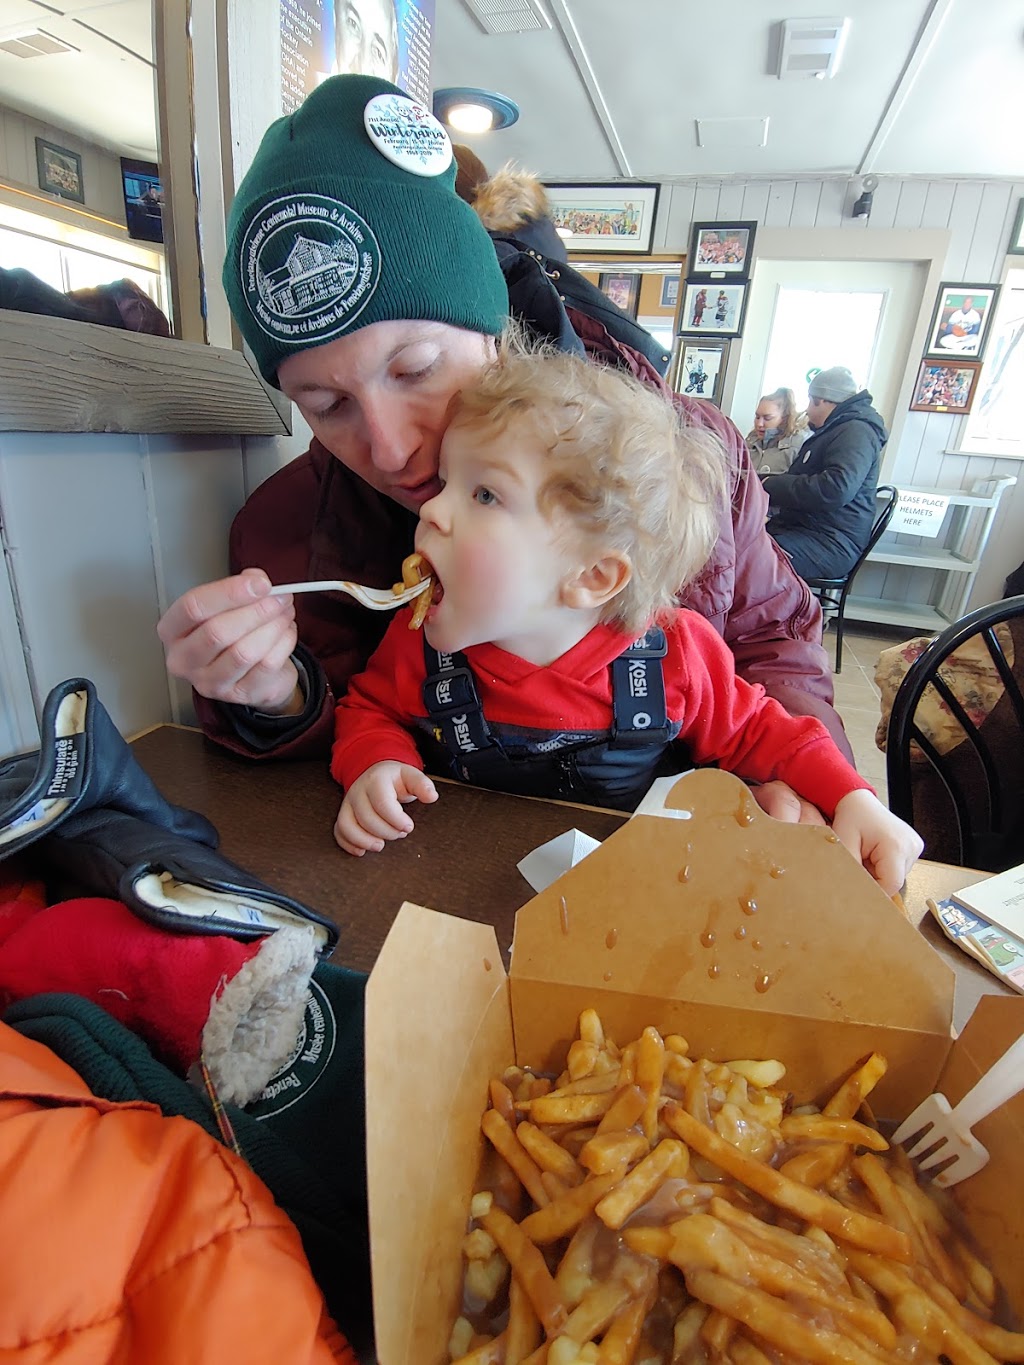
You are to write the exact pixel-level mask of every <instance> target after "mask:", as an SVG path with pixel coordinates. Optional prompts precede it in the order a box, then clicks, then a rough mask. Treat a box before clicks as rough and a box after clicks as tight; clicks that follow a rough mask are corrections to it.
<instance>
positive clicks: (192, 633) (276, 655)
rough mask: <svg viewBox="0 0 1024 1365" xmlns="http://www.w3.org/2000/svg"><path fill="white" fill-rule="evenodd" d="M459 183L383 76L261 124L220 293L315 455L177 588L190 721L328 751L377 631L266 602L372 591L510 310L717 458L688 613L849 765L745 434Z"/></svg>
mask: <svg viewBox="0 0 1024 1365" xmlns="http://www.w3.org/2000/svg"><path fill="white" fill-rule="evenodd" d="M454 181H455V166H454V164H452V160H451V144H450V143H449V141H448V138H447V135H446V134H445V132H444V130H443V128H441V126H440V124H438V123H437V121H436V120H434V119H433V118H432V117H431V116H430V114H429V113H428V112H427V111H426V110H425V109H423V108H422V106H420V105H418V104H416V103H415V102H414V101H411V100H409V99H408V98H407V97H406V96H404V95H403V94H402V93H401V92H400V91H398V90H397V89H396V88H395V87H394V86H391V85H389V84H388V83H387V82H385V81H381V80H378V79H375V78H372V77H367V76H335V77H332V78H331V79H329V80H327V81H325V82H323V84H321V85H320V86H318V87H317V89H316V90H315V91H314V92H313V93H312V94H310V95H309V96H308V97H307V99H306V101H305V102H304V104H303V105H302V106H301V107H300V109H299V110H297V111H296V112H295V113H294V114H292V115H290V116H288V117H286V118H283V119H280V120H278V121H277V122H276V123H274V124H273V125H271V127H270V129H269V130H268V132H267V134H266V136H265V137H264V140H263V143H262V144H261V146H260V148H259V150H258V152H257V154H256V157H255V160H254V161H253V163H252V166H251V167H250V168H249V171H248V172H247V174H246V176H245V179H244V180H243V182H242V184H241V185H240V186H239V189H238V192H237V193H236V195H235V198H234V202H233V204H232V208H231V218H230V222H229V242H230V246H229V250H228V255H227V259H226V262H225V272H224V282H225V289H226V292H227V296H228V300H229V302H230V304H231V308H232V311H233V313H234V315H235V317H236V319H237V321H238V324H239V327H240V328H241V330H242V333H243V335H244V336H245V338H246V340H247V341H248V342H249V344H250V346H251V347H252V349H253V352H254V356H255V360H256V363H257V364H258V366H259V368H260V371H261V372H262V374H263V375H264V377H265V378H266V379H267V381H268V382H269V383H271V384H274V385H276V386H278V387H279V388H281V389H282V390H283V391H284V392H285V394H287V395H288V396H289V397H290V398H292V399H294V400H295V401H296V403H297V404H298V406H299V408H300V410H301V412H302V414H303V416H304V417H305V418H306V420H307V421H308V422H309V424H310V426H311V427H312V429H313V434H314V437H315V439H314V440H313V442H312V444H311V446H310V449H309V451H308V452H307V453H306V454H305V455H302V456H300V457H299V458H298V459H296V460H293V461H292V462H291V463H290V464H288V465H286V466H285V467H284V468H282V469H280V470H278V471H277V473H275V474H274V475H273V476H272V477H271V478H270V479H268V480H267V481H266V482H265V483H264V484H262V485H261V486H260V487H259V488H258V489H257V490H256V491H255V492H254V493H253V494H252V495H251V496H250V498H249V500H248V502H247V503H246V504H245V506H244V507H243V508H242V509H241V511H240V512H239V514H238V516H237V517H236V519H235V522H234V525H233V527H232V531H231V542H230V565H231V571H232V576H231V577H228V578H224V579H221V580H220V581H219V582H216V583H205V584H202V585H200V586H198V587H196V588H193V589H192V590H191V591H189V592H186V593H185V594H183V595H182V596H181V597H180V598H178V600H177V601H176V602H174V603H172V605H171V606H170V607H169V608H168V610H167V611H166V613H165V614H164V616H163V618H162V620H161V622H160V625H159V627H158V630H159V635H160V638H161V640H162V641H163V643H164V647H165V650H166V654H167V664H168V668H169V669H170V671H171V672H172V673H173V674H174V675H175V676H176V677H181V678H183V679H186V680H187V681H188V682H190V683H191V684H192V686H193V688H194V690H195V696H196V710H197V712H198V715H199V719H200V722H201V724H202V726H203V729H204V730H205V731H206V733H207V734H208V735H210V736H211V737H212V738H214V739H216V740H217V741H218V742H219V743H221V744H223V745H225V746H227V747H228V748H230V749H233V750H234V751H235V752H238V753H242V754H245V755H247V756H250V757H253V758H268V757H275V758H277V757H285V758H294V757H300V756H313V755H316V754H318V753H323V754H325V755H326V753H327V751H328V749H329V746H330V742H331V739H332V736H333V716H334V708H335V706H336V703H337V698H338V697H340V696H341V695H342V694H343V693H344V690H345V687H346V686H347V683H348V679H349V678H350V677H351V676H352V674H353V673H355V672H357V671H359V670H360V669H361V668H363V667H364V666H365V664H366V661H367V659H368V657H369V655H370V654H371V653H372V651H373V649H374V648H375V646H376V645H377V644H378V642H379V641H380V639H381V636H382V635H383V633H384V628H385V627H386V625H387V622H386V620H385V619H382V617H381V614H380V613H374V612H370V611H367V610H366V609H365V608H363V607H360V606H359V605H358V604H357V603H354V602H353V601H352V600H351V599H350V598H346V597H344V596H342V595H341V594H337V593H333V592H327V593H323V592H320V593H307V594H304V595H296V596H295V597H292V596H291V595H281V596H270V595H269V593H270V587H271V584H272V583H284V582H295V581H297V580H299V579H310V580H313V579H325V578H333V579H350V580H355V581H358V582H361V583H366V584H370V585H376V586H378V587H379V586H382V585H385V586H388V587H390V586H391V584H392V583H393V582H394V581H395V579H396V578H397V577H398V576H399V570H400V566H401V562H402V559H403V557H404V556H405V555H407V554H409V553H410V552H411V551H412V549H413V530H414V527H415V524H416V514H417V511H418V509H419V507H420V505H421V504H422V503H424V502H425V501H427V500H428V499H429V498H431V497H434V496H436V494H437V492H438V491H439V489H440V487H441V484H440V482H439V479H438V455H439V448H440V442H441V439H442V437H443V435H444V431H445V427H446V425H447V420H448V416H447V414H448V407H449V403H450V401H451V399H452V398H453V397H454V395H455V394H456V393H457V392H459V391H460V390H461V388H462V387H463V386H464V384H465V383H466V382H468V380H469V379H470V378H472V377H473V376H474V375H475V374H478V373H479V372H480V370H481V369H483V368H484V367H486V366H487V365H488V364H490V363H492V362H493V358H494V356H495V354H496V346H495V338H496V337H497V336H498V335H499V334H500V333H501V332H502V331H503V330H504V328H505V327H506V326H507V323H508V318H509V315H510V314H511V315H512V316H513V317H514V318H515V319H516V320H518V321H519V322H520V323H521V324H522V325H523V326H525V327H526V328H527V329H528V330H529V331H530V333H531V334H532V335H533V336H534V337H539V338H543V339H545V340H547V341H548V343H549V344H550V345H552V346H553V347H555V348H556V349H559V350H568V351H571V352H572V353H574V354H576V355H580V356H586V357H587V358H588V359H591V360H594V361H595V362H597V363H602V364H609V365H613V366H615V367H617V368H621V369H625V370H627V371H628V372H629V373H631V374H633V375H635V376H636V377H637V378H639V379H640V380H641V381H642V382H643V383H644V384H646V385H648V386H649V387H652V388H654V389H657V390H658V391H659V392H660V393H662V394H664V396H665V400H666V402H672V401H674V402H675V404H676V406H677V408H678V409H679V411H680V413H681V414H682V416H683V419H684V420H685V421H686V422H687V423H688V424H691V425H694V426H697V427H701V428H704V429H705V430H710V431H712V432H713V433H714V434H715V435H716V436H717V437H718V439H719V440H720V441H721V442H722V446H723V449H724V458H725V461H726V467H727V484H728V503H727V504H726V506H724V507H723V508H722V514H721V519H720V527H719V537H718V542H717V544H716V546H715V549H714V551H713V554H712V558H711V561H710V563H709V564H708V565H707V566H706V568H705V570H704V572H703V574H702V575H701V577H700V580H699V582H698V583H696V584H694V585H693V587H692V588H691V589H688V590H687V592H686V594H685V596H684V599H683V604H684V605H688V606H690V607H692V608H693V609H694V610H696V611H698V612H699V613H700V614H701V615H702V616H704V617H705V619H706V620H708V621H710V622H711V624H712V625H713V627H714V628H715V630H717V631H718V633H719V634H720V635H721V636H722V637H723V638H724V639H725V641H726V643H727V644H728V645H729V647H730V649H731V650H732V652H733V654H734V656H735V659H736V667H737V670H738V671H739V673H740V674H741V675H742V676H743V677H745V678H746V679H748V680H749V681H751V682H757V683H762V684H763V685H764V687H765V690H766V691H767V692H768V694H769V695H770V696H774V697H776V699H777V700H779V701H780V702H781V703H782V705H783V706H784V707H785V708H786V709H787V710H788V711H789V712H790V713H791V714H798V715H815V716H818V717H819V718H820V719H821V720H822V721H823V722H824V724H825V725H826V727H827V728H828V729H829V730H830V732H831V733H832V734H833V736H834V738H835V739H836V742H837V743H838V744H839V745H840V747H841V748H842V749H843V752H844V753H847V754H849V753H850V750H849V742H848V740H847V739H846V736H845V734H844V732H843V728H842V723H841V721H840V720H839V718H838V716H837V715H836V713H835V711H834V710H833V709H832V705H831V702H832V696H833V692H832V679H831V670H830V669H829V666H828V657H827V655H826V653H825V651H824V649H823V648H822V645H821V612H820V608H819V607H818V605H817V603H816V602H815V600H814V598H813V597H812V596H811V593H810V591H809V590H808V588H807V587H806V585H805V584H803V583H801V582H800V580H799V578H797V576H796V575H795V574H794V573H793V571H792V569H791V568H790V565H789V563H788V561H787V560H786V558H785V556H784V555H783V554H782V553H781V552H780V551H778V550H777V549H776V548H775V546H774V545H773V544H772V542H771V540H770V539H769V538H768V536H767V535H766V534H765V529H764V523H765V512H766V507H767V499H766V498H765V496H764V493H763V491H762V488H761V484H760V481H759V480H758V479H757V477H756V475H755V474H754V472H753V470H752V469H751V467H750V460H749V456H748V455H747V452H746V448H745V446H744V443H743V438H742V436H741V435H740V433H739V432H738V431H737V430H736V428H735V427H734V426H733V425H732V423H731V422H729V420H728V419H727V418H726V417H724V416H723V415H722V413H721V412H719V410H718V409H717V408H715V407H714V406H713V405H712V404H710V403H706V402H701V401H699V400H695V399H692V398H684V397H683V396H682V395H677V396H675V398H674V399H673V396H672V395H671V394H670V392H669V391H668V389H667V388H666V387H665V385H664V384H663V382H662V381H661V379H660V378H659V376H658V373H657V371H656V369H655V367H654V365H653V364H652V363H651V362H650V361H649V360H648V359H647V357H646V356H645V354H644V353H643V352H642V351H641V350H640V349H639V348H637V347H635V346H633V345H631V344H630V343H629V342H628V341H626V340H623V339H620V337H619V336H617V335H616V333H615V332H614V331H613V330H612V328H610V327H609V326H608V325H606V323H605V322H604V320H603V318H601V317H599V316H596V315H594V314H592V313H591V312H590V311H589V310H588V307H587V303H586V300H585V298H583V297H582V296H581V297H580V298H579V300H578V301H577V299H576V297H575V296H574V294H572V293H571V292H570V291H569V290H568V289H565V288H561V286H562V285H563V284H564V283H567V282H568V283H573V281H572V280H571V278H570V279H568V281H566V280H563V279H562V278H559V279H553V278H552V275H553V273H554V271H555V270H556V269H559V267H558V266H557V265H554V264H552V265H551V266H550V267H549V268H546V267H547V262H546V261H545V260H544V258H543V257H541V256H540V253H533V252H529V251H523V250H519V249H517V248H516V246H515V245H514V243H513V242H512V241H506V240H502V241H497V242H496V241H494V240H492V239H491V238H490V237H489V236H488V234H487V233H486V232H485V231H484V229H483V227H482V226H481V223H480V220H479V218H477V216H476V215H475V214H474V213H473V211H472V209H471V208H470V207H469V206H468V205H467V204H465V203H464V202H463V201H462V200H460V199H459V198H458V197H457V195H456V194H455V191H454ZM357 234H358V235H357ZM606 302H607V301H606ZM770 787H774V795H773V794H772V791H771V790H770V789H769V788H770ZM757 797H758V801H759V802H760V804H761V805H762V806H763V808H764V809H766V810H767V811H768V813H769V814H771V815H778V816H780V817H781V818H789V819H796V818H801V817H802V818H812V817H811V813H810V812H809V811H808V809H807V808H806V807H801V806H800V804H799V802H798V801H797V798H796V796H795V794H794V793H792V792H791V791H790V790H789V789H788V788H786V789H785V792H784V793H783V792H781V791H780V788H779V786H778V785H776V784H769V785H767V786H764V787H761V788H759V789H758V792H757ZM775 797H779V798H780V800H781V804H780V803H779V802H777V801H776V800H775ZM818 819H819V820H820V816H819V817H818Z"/></svg>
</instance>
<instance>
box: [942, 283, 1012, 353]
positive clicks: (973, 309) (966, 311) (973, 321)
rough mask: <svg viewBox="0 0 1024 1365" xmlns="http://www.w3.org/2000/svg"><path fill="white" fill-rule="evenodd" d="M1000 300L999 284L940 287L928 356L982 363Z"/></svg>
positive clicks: (947, 285)
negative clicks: (956, 357)
mask: <svg viewBox="0 0 1024 1365" xmlns="http://www.w3.org/2000/svg"><path fill="white" fill-rule="evenodd" d="M998 298H999V285H998V284H951V283H947V284H940V285H939V297H938V299H937V300H936V302H935V313H934V316H933V317H932V325H931V330H930V331H929V333H928V345H927V346H926V347H925V355H928V356H937V357H939V358H941V357H943V356H949V355H961V356H965V357H970V358H974V359H980V357H981V354H982V352H983V351H984V349H985V338H986V337H987V335H988V329H989V325H990V324H991V322H992V315H993V313H994V312H995V309H996V300H997V299H998Z"/></svg>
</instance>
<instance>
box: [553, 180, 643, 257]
mask: <svg viewBox="0 0 1024 1365" xmlns="http://www.w3.org/2000/svg"><path fill="white" fill-rule="evenodd" d="M545 189H546V190H547V192H548V201H549V202H550V204H551V221H552V222H553V223H554V225H555V229H556V231H557V232H558V235H559V236H560V237H561V238H562V240H563V241H564V243H565V249H566V250H567V251H599V252H601V253H602V254H603V253H605V252H624V253H626V254H627V255H633V256H649V255H650V254H651V241H652V239H653V236H654V217H655V214H656V213H657V211H658V186H657V185H631V184H616V185H546V186H545Z"/></svg>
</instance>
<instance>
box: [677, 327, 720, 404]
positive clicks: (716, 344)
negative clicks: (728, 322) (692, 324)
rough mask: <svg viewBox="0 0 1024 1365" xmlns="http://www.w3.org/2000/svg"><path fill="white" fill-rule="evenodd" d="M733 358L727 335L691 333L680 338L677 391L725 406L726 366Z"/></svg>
mask: <svg viewBox="0 0 1024 1365" xmlns="http://www.w3.org/2000/svg"><path fill="white" fill-rule="evenodd" d="M728 360H729V340H728V338H727V337H708V338H707V340H705V339H704V338H703V337H699V338H698V337H687V336H681V337H679V338H678V339H677V341H676V351H675V354H674V356H673V358H672V370H671V375H670V382H671V385H672V388H673V389H674V390H675V391H676V393H685V394H687V395H689V396H690V397H691V398H707V399H709V400H710V401H711V402H712V403H714V404H715V406H716V407H721V404H722V390H723V388H724V387H725V367H726V365H727V363H728Z"/></svg>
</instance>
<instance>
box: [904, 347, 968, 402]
mask: <svg viewBox="0 0 1024 1365" xmlns="http://www.w3.org/2000/svg"><path fill="white" fill-rule="evenodd" d="M980 372H981V363H980V361H977V360H946V361H938V360H928V359H927V357H926V358H925V359H924V360H922V361H921V368H920V370H919V371H918V374H917V383H916V384H915V385H914V397H913V399H912V401H911V404H910V411H911V412H952V413H957V414H961V413H965V412H970V410H971V404H972V403H973V402H974V389H975V386H976V384H977V382H978V375H979V374H980Z"/></svg>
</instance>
